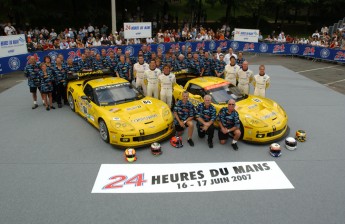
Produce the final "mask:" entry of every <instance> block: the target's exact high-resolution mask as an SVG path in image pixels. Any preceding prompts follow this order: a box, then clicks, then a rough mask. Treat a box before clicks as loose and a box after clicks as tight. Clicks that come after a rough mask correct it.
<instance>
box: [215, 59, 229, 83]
mask: <svg viewBox="0 0 345 224" xmlns="http://www.w3.org/2000/svg"><path fill="white" fill-rule="evenodd" d="M225 66H226V63H225V61H224V55H223V54H220V55H219V60H217V61H216V62H215V68H214V73H215V74H216V76H217V77H219V78H224V70H225Z"/></svg>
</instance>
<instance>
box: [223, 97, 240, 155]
mask: <svg viewBox="0 0 345 224" xmlns="http://www.w3.org/2000/svg"><path fill="white" fill-rule="evenodd" d="M235 106H236V101H235V100H234V99H230V100H229V101H228V107H223V108H222V109H221V110H220V111H219V113H218V121H219V131H218V138H219V141H220V144H225V143H226V140H227V139H228V138H229V137H230V134H231V135H232V136H233V140H232V143H231V146H232V148H233V149H234V150H236V151H237V150H238V146H237V141H238V139H239V138H240V137H241V131H240V118H239V115H238V112H237V111H236V110H235Z"/></svg>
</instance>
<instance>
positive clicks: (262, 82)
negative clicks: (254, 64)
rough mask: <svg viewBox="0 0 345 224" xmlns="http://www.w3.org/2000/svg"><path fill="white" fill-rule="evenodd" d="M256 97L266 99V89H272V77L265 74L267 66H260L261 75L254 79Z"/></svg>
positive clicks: (255, 76)
mask: <svg viewBox="0 0 345 224" xmlns="http://www.w3.org/2000/svg"><path fill="white" fill-rule="evenodd" d="M253 85H254V95H255V96H261V97H265V93H266V89H267V88H268V87H270V77H269V76H268V75H267V74H266V73H265V66H264V65H260V67H259V74H256V75H254V79H253Z"/></svg>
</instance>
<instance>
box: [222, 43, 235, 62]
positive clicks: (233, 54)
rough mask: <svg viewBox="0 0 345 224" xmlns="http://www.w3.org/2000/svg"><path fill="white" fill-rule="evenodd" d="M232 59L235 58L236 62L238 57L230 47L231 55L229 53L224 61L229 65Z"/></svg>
mask: <svg viewBox="0 0 345 224" xmlns="http://www.w3.org/2000/svg"><path fill="white" fill-rule="evenodd" d="M231 57H235V60H237V55H236V54H235V53H234V50H233V49H232V48H231V47H230V48H229V53H227V54H226V55H225V56H224V61H225V63H226V64H227V65H228V64H230V59H231Z"/></svg>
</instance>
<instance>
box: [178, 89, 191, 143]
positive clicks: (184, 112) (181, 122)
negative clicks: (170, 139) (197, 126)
mask: <svg viewBox="0 0 345 224" xmlns="http://www.w3.org/2000/svg"><path fill="white" fill-rule="evenodd" d="M188 97H189V93H188V92H187V91H184V92H183V93H182V100H179V101H178V102H177V103H176V105H175V107H174V117H175V120H174V124H175V130H176V132H177V135H178V136H181V134H182V132H183V130H184V129H185V128H186V127H188V140H187V141H188V143H189V145H190V146H194V142H193V140H192V136H193V129H194V124H193V119H194V116H195V111H194V106H193V104H192V103H191V102H190V101H189V100H188Z"/></svg>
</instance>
